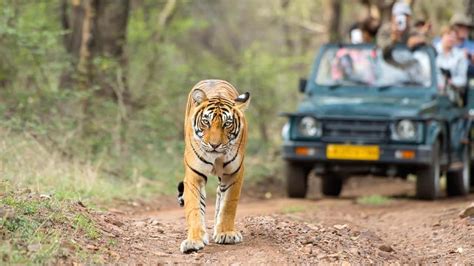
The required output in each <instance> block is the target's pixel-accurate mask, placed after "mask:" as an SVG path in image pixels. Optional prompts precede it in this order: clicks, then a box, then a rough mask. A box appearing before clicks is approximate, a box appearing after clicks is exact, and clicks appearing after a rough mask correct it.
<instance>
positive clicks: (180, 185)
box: [178, 182, 184, 207]
mask: <svg viewBox="0 0 474 266" xmlns="http://www.w3.org/2000/svg"><path fill="white" fill-rule="evenodd" d="M183 193H184V184H183V182H179V183H178V204H179V206H180V207H183V206H184V197H183Z"/></svg>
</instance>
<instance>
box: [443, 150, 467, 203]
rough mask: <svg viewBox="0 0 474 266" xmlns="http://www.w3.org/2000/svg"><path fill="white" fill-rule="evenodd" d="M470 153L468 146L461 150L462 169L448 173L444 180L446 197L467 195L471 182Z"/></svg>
mask: <svg viewBox="0 0 474 266" xmlns="http://www.w3.org/2000/svg"><path fill="white" fill-rule="evenodd" d="M470 155H471V151H470V147H469V145H464V147H463V150H462V157H461V160H462V163H463V167H462V169H459V170H455V171H449V172H448V174H447V176H446V178H447V180H446V192H447V193H448V196H465V195H467V194H469V189H470V181H471V165H470V164H471V158H470Z"/></svg>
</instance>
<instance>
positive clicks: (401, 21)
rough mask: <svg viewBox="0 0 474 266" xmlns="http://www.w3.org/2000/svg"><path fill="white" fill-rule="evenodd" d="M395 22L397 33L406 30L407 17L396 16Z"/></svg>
mask: <svg viewBox="0 0 474 266" xmlns="http://www.w3.org/2000/svg"><path fill="white" fill-rule="evenodd" d="M395 22H396V23H397V29H398V30H399V31H404V30H405V29H406V28H407V17H406V16H405V15H398V16H396V17H395Z"/></svg>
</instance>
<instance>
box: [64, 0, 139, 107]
mask: <svg viewBox="0 0 474 266" xmlns="http://www.w3.org/2000/svg"><path fill="white" fill-rule="evenodd" d="M129 6H130V4H129V0H72V1H70V2H68V1H67V0H62V3H61V24H62V26H63V28H64V30H66V31H67V32H68V33H67V34H65V36H64V46H65V49H66V51H67V52H68V53H69V54H70V56H71V66H72V71H69V72H68V73H65V74H64V75H63V77H62V80H61V81H62V82H61V84H62V85H65V87H71V85H77V83H79V84H86V85H87V86H88V87H91V86H92V85H97V86H99V88H100V90H99V91H100V94H101V95H105V96H109V97H112V98H114V99H115V100H118V97H117V95H116V94H117V93H116V91H115V90H116V89H117V88H118V87H119V86H118V84H117V79H116V75H117V73H122V78H123V80H122V81H121V83H122V84H125V87H124V90H125V91H123V92H122V93H124V95H123V96H124V101H127V100H128V95H129V92H128V86H126V84H127V82H126V76H127V71H126V70H127V65H128V62H127V57H126V54H125V52H124V47H125V43H126V33H127V22H128V13H129ZM94 58H100V59H104V60H112V61H113V62H114V64H112V65H113V66H116V67H118V68H120V71H118V70H117V68H116V67H110V68H108V69H105V70H104V68H103V67H101V68H95V67H94V65H93V64H92V62H93V61H94V60H93V59H94ZM109 65H110V64H109ZM75 74H78V75H75ZM77 78H78V79H77Z"/></svg>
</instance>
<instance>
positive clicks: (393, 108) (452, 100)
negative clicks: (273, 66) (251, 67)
mask: <svg viewBox="0 0 474 266" xmlns="http://www.w3.org/2000/svg"><path fill="white" fill-rule="evenodd" d="M435 56H436V52H435V50H434V49H433V48H431V47H427V46H425V47H418V48H417V49H415V50H409V49H408V48H406V47H403V46H399V47H395V48H392V49H391V50H390V51H388V52H387V51H384V52H382V51H381V50H379V49H377V48H376V47H374V46H372V45H336V44H328V45H325V46H323V47H322V48H321V50H320V52H319V55H318V56H317V58H316V60H315V62H314V65H313V68H312V71H311V73H310V75H309V78H308V80H300V91H301V92H302V93H304V97H303V100H302V101H301V103H300V104H299V106H298V108H297V111H296V112H293V113H284V115H285V116H287V117H288V123H287V124H286V125H285V126H284V128H283V130H282V135H283V139H284V144H283V158H284V160H285V162H286V178H287V190H288V195H289V196H290V197H296V198H303V197H305V196H306V191H307V183H308V182H307V181H308V174H309V172H310V171H311V170H313V169H314V170H315V173H316V174H317V175H318V176H320V177H321V178H322V192H323V194H324V195H329V196H338V195H339V194H340V193H341V190H342V186H343V183H344V180H345V179H346V178H348V177H349V176H353V175H365V174H373V175H376V176H389V177H401V178H406V177H407V175H409V174H414V175H416V195H417V197H418V198H421V199H428V200H434V199H436V198H438V197H439V196H440V195H442V192H441V186H440V177H441V176H446V178H447V180H446V190H447V191H446V193H447V194H448V195H450V196H455V195H466V194H468V193H469V190H470V184H474V182H473V181H472V180H473V179H472V177H471V168H470V166H471V158H472V157H471V150H472V149H471V137H472V136H474V134H472V126H471V118H470V116H469V113H471V114H472V113H473V111H474V92H469V90H468V89H465V90H464V91H462V90H455V89H454V88H450V87H449V86H447V85H446V84H448V83H447V82H445V80H447V78H448V77H445V76H443V75H442V74H441V71H440V70H439V69H437V68H436V66H435ZM471 97H472V98H471ZM470 108H472V109H473V110H471V112H469V110H470Z"/></svg>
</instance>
